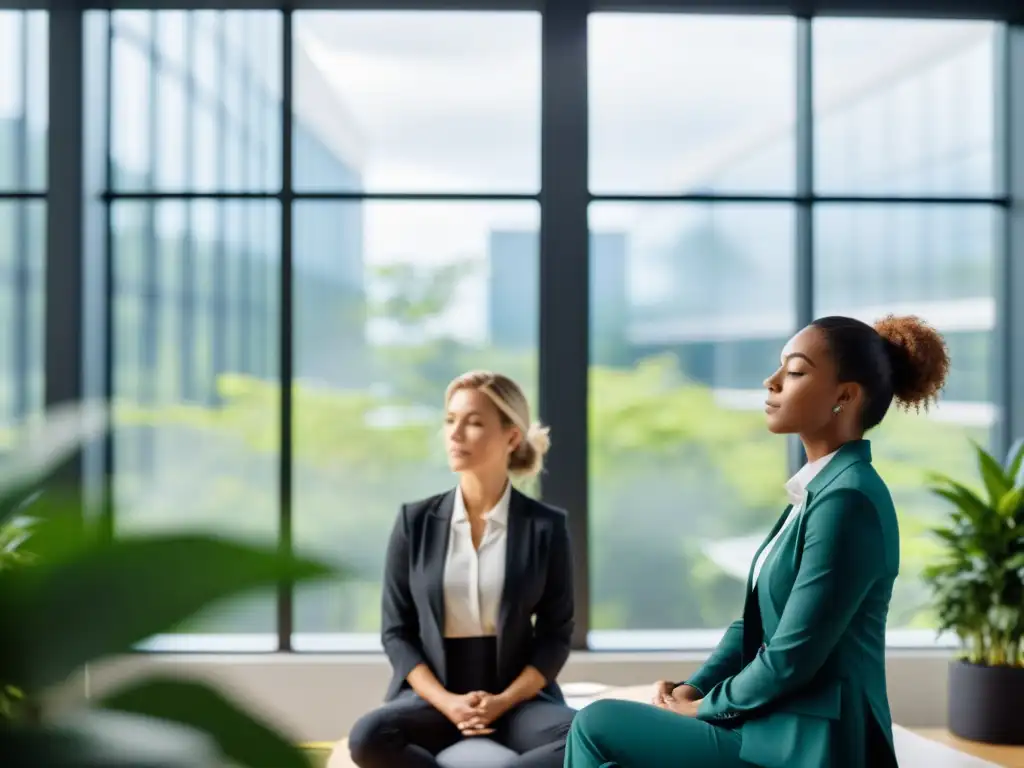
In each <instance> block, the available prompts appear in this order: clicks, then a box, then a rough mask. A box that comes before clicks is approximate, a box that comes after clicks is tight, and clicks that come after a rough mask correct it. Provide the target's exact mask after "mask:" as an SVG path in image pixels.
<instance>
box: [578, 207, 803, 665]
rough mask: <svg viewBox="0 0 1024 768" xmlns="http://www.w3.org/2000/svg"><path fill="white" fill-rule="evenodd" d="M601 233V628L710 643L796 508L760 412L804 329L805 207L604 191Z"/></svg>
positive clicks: (634, 640) (596, 520)
mask: <svg viewBox="0 0 1024 768" xmlns="http://www.w3.org/2000/svg"><path fill="white" fill-rule="evenodd" d="M590 238H591V273H592V291H593V293H592V295H591V306H592V310H591V326H590V337H591V362H590V449H589V453H590V455H589V473H590V495H589V498H590V499H591V507H590V595H591V614H590V616H591V627H592V631H591V633H590V643H591V645H592V647H594V648H604V649H612V648H636V647H648V648H650V647H658V648H672V647H685V646H687V645H690V646H692V645H693V644H694V643H695V642H696V643H700V644H704V643H706V642H713V639H712V640H710V641H709V640H707V639H706V637H708V636H711V635H715V634H716V633H720V630H721V628H724V627H725V626H727V625H728V624H729V623H730V622H732V621H734V620H735V619H737V618H738V617H739V616H740V615H741V613H742V605H743V584H744V581H745V579H746V575H747V570H748V568H749V566H750V562H751V560H752V558H753V551H752V550H751V546H754V547H756V545H757V544H758V543H760V541H761V538H762V536H763V535H765V534H767V532H768V530H769V529H770V527H771V525H772V524H773V523H774V522H775V520H776V519H777V518H778V516H779V514H780V513H781V512H782V510H783V508H784V506H785V492H784V490H783V483H784V482H785V481H786V479H787V473H786V470H787V465H786V457H787V443H786V441H785V440H784V439H782V438H779V437H776V436H773V435H771V434H769V432H768V430H767V429H766V428H765V424H764V415H763V413H762V411H763V403H764V390H763V381H764V378H765V377H766V376H767V375H769V374H770V373H771V372H772V371H774V370H775V369H776V368H777V367H778V359H779V351H780V350H781V348H782V345H783V344H784V343H785V341H786V339H787V338H788V337H789V336H790V335H791V334H792V333H793V331H794V330H795V327H796V317H795V313H794V309H793V308H794V306H795V296H794V284H795V277H794V260H793V253H794V212H793V209H792V208H791V207H790V206H786V205H776V204H759V205H738V204H725V203H716V204H667V203H646V204H641V205H628V204H621V203H596V204H594V205H592V206H591V207H590ZM652 584H657V585H658V588H657V589H651V585H652ZM666 605H672V606H673V610H672V611H666V610H665V606H666Z"/></svg>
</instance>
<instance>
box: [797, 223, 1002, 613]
mask: <svg viewBox="0 0 1024 768" xmlns="http://www.w3.org/2000/svg"><path fill="white" fill-rule="evenodd" d="M999 215H1000V214H998V213H997V212H996V211H995V210H993V209H990V208H982V207H974V206H950V205H933V206H918V205H913V206H912V205H889V206H884V205H859V206H838V205H837V206H832V205H829V206H822V207H820V208H819V209H818V211H817V214H816V215H815V227H814V230H815V250H816V257H815V258H816V261H815V270H814V274H815V294H816V298H815V305H816V306H817V307H818V309H817V314H819V315H831V314H842V315H852V316H855V317H858V318H860V319H861V320H864V321H865V322H873V321H875V320H877V319H879V318H880V317H882V316H884V315H885V314H888V313H889V312H895V313H898V314H915V315H919V316H920V317H922V318H923V319H925V320H927V321H929V322H930V323H932V324H933V325H934V326H935V327H936V328H938V329H939V330H940V331H942V332H943V333H944V334H945V336H946V341H947V343H948V345H949V353H950V358H951V361H952V370H951V372H950V378H949V381H948V382H947V385H946V391H945V393H944V395H943V398H942V400H941V401H940V404H939V407H938V408H936V409H934V410H933V412H932V413H930V414H916V413H910V414H906V413H903V412H901V411H898V410H895V409H893V410H891V411H890V413H889V415H888V416H887V417H886V420H885V422H884V423H883V424H882V425H881V426H880V427H879V428H878V429H877V431H875V432H871V433H869V434H868V437H869V438H870V439H871V441H872V446H873V452H874V459H875V465H876V467H877V468H878V471H879V472H880V473H881V475H882V477H883V478H885V480H886V482H887V483H888V484H889V488H890V490H891V491H892V493H893V497H894V499H895V501H896V508H897V512H898V513H899V522H900V533H901V546H902V553H901V556H902V562H901V564H900V577H899V579H898V580H897V582H896V591H895V593H894V594H893V600H892V605H891V607H890V610H889V626H890V628H891V629H915V628H917V629H921V628H927V629H934V628H935V626H936V619H935V617H934V616H933V615H931V613H930V611H928V610H927V607H926V605H927V602H928V600H929V592H928V591H927V590H926V589H925V587H924V585H923V584H922V583H921V581H920V575H921V571H922V569H923V568H924V566H925V565H927V564H928V563H929V562H931V561H934V557H935V554H936V552H937V547H938V545H939V542H938V541H937V540H936V539H935V538H934V536H932V535H930V534H929V533H928V532H927V531H926V527H927V526H931V525H935V524H937V522H938V521H939V520H940V519H941V517H942V516H943V515H944V514H945V512H944V511H943V507H942V505H941V504H936V501H935V499H934V497H933V496H932V495H931V494H929V493H928V492H927V491H926V490H925V481H926V473H927V472H930V471H939V472H946V473H949V474H951V475H952V476H954V477H957V478H959V479H962V480H964V481H965V482H967V483H968V484H972V482H973V477H972V475H971V472H972V471H973V469H972V468H973V467H974V466H975V465H976V461H975V459H974V456H973V449H972V448H971V445H970V443H969V442H968V438H972V439H975V440H977V441H978V442H980V443H981V444H982V445H986V444H990V443H991V440H992V427H993V424H994V423H995V421H996V419H997V418H998V417H999V414H998V413H997V408H996V406H995V404H994V403H993V389H994V387H993V385H994V383H995V381H994V375H995V360H994V354H995V333H994V328H995V298H994V291H995V284H994V275H995V264H996V256H995V244H994V240H995V238H994V234H995V228H996V222H997V218H998V216H999Z"/></svg>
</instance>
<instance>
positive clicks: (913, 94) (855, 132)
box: [813, 19, 996, 196]
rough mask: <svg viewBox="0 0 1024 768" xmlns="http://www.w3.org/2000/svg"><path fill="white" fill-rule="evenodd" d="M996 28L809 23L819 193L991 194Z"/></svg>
mask: <svg viewBox="0 0 1024 768" xmlns="http://www.w3.org/2000/svg"><path fill="white" fill-rule="evenodd" d="M995 30H996V27H995V25H993V24H990V23H985V22H964V21H952V22H951V21H909V20H906V21H903V20H897V21H893V20H881V19H821V20H818V21H815V22H814V62H813V66H814V134H815V142H816V144H815V153H814V160H815V173H816V175H817V178H816V185H817V190H818V192H819V193H822V194H838V195H884V196H897V195H910V196H921V195H945V196H970V195H989V194H992V192H993V187H994V184H993V170H994V164H993V163H994V153H993V149H994V147H995V143H994V141H993V133H994V125H995V114H996V112H995V95H996V88H995V81H994V72H995V51H994V48H995V46H994V40H995Z"/></svg>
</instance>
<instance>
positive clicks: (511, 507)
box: [497, 488, 534, 664]
mask: <svg viewBox="0 0 1024 768" xmlns="http://www.w3.org/2000/svg"><path fill="white" fill-rule="evenodd" d="M529 507H530V505H529V500H528V499H527V498H526V497H525V496H524V495H523V494H521V493H520V492H519V491H517V490H516V489H515V488H513V489H512V493H511V496H510V498H509V502H508V529H507V531H506V544H505V547H506V548H505V584H504V586H503V587H502V590H501V601H500V602H499V604H498V626H497V633H498V649H497V650H498V661H499V664H500V663H501V658H502V652H501V642H502V638H503V636H504V634H505V626H506V625H507V623H508V617H509V614H510V613H511V612H512V606H513V603H514V601H515V596H516V587H515V585H516V584H521V583H522V580H523V579H524V578H525V574H526V570H527V568H528V567H529V564H530V552H531V549H532V544H533V536H534V530H533V529H534V525H533V517H532V515H530V509H529Z"/></svg>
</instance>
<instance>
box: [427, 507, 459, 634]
mask: <svg viewBox="0 0 1024 768" xmlns="http://www.w3.org/2000/svg"><path fill="white" fill-rule="evenodd" d="M454 508H455V491H454V490H451V491H449V492H448V493H446V494H445V495H444V496H442V497H441V500H440V502H439V503H438V504H437V506H436V507H434V509H433V510H432V511H431V513H430V515H428V517H427V525H426V530H425V531H424V533H425V536H424V542H423V546H424V552H423V555H424V557H423V563H424V576H425V577H426V580H427V596H428V600H429V602H430V611H431V613H433V615H434V622H435V623H436V625H437V630H438V632H439V633H440V636H441V637H442V638H443V637H444V565H445V560H446V559H447V556H448V538H449V536H450V535H451V529H452V510H453V509H454Z"/></svg>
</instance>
